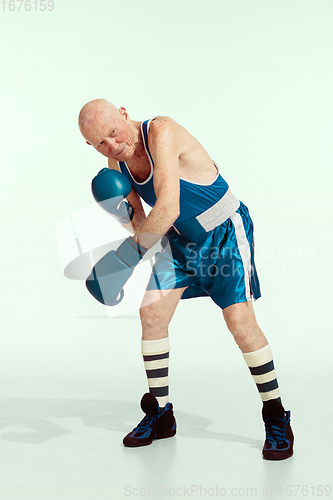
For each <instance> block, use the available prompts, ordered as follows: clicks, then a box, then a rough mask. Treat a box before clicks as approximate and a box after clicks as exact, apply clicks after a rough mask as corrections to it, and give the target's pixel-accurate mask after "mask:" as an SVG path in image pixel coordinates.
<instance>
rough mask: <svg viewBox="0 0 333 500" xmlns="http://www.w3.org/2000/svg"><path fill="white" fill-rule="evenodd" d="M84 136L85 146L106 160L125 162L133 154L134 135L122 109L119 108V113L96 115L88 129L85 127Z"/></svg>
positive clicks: (127, 117)
mask: <svg viewBox="0 0 333 500" xmlns="http://www.w3.org/2000/svg"><path fill="white" fill-rule="evenodd" d="M84 136H85V138H86V139H87V144H91V145H92V146H93V147H94V148H95V149H96V151H98V152H99V153H101V154H102V155H103V156H106V157H107V158H114V159H115V160H117V161H127V160H129V159H130V158H131V157H132V156H133V154H134V150H135V143H134V134H133V130H132V128H131V127H130V119H129V116H128V114H127V112H126V110H125V109H124V108H120V110H119V113H112V112H105V113H102V114H100V115H97V116H96V117H95V119H94V121H93V122H92V123H91V124H90V125H89V127H88V126H87V127H85V133H84Z"/></svg>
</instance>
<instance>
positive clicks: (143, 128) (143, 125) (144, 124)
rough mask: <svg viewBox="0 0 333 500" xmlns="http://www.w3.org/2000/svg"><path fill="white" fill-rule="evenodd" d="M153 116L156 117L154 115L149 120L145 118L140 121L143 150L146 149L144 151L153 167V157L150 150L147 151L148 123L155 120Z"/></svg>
mask: <svg viewBox="0 0 333 500" xmlns="http://www.w3.org/2000/svg"><path fill="white" fill-rule="evenodd" d="M155 118H156V116H154V117H153V118H150V119H149V120H145V121H144V122H142V123H141V132H142V139H143V145H144V147H145V150H146V153H147V156H148V158H149V161H150V165H151V166H152V168H154V162H153V158H152V156H151V154H150V151H149V145H148V134H149V127H150V124H151V122H152V121H153V120H155Z"/></svg>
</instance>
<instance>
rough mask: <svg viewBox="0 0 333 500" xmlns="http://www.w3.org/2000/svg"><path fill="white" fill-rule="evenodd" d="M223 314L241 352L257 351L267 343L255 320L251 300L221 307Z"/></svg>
mask: <svg viewBox="0 0 333 500" xmlns="http://www.w3.org/2000/svg"><path fill="white" fill-rule="evenodd" d="M223 316H224V319H225V322H226V324H227V327H228V329H229V330H230V332H231V333H232V334H233V336H234V339H235V341H236V343H237V345H238V347H239V348H240V350H241V351H242V352H243V353H246V352H253V351H257V350H258V349H261V348H262V347H265V346H266V345H267V344H268V342H267V339H266V337H265V335H264V334H263V332H262V331H261V329H260V328H259V326H258V323H257V321H256V317H255V314H254V310H253V305H252V302H251V301H247V302H240V303H239V304H233V305H232V306H229V307H226V308H225V309H223Z"/></svg>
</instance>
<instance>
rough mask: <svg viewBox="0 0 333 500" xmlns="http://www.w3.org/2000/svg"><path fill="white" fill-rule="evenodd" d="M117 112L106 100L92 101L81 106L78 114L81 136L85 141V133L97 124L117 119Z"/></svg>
mask: <svg viewBox="0 0 333 500" xmlns="http://www.w3.org/2000/svg"><path fill="white" fill-rule="evenodd" d="M119 115H120V113H119V110H118V109H117V108H116V106H114V105H113V104H112V103H111V102H110V101H107V100H106V99H94V100H93V101H89V102H87V104H85V105H84V106H83V108H82V109H81V111H80V114H79V127H80V131H81V134H82V135H83V137H84V138H85V139H87V133H89V131H90V130H91V129H92V128H94V127H95V126H96V125H97V124H98V123H99V122H101V121H103V122H107V121H110V120H114V119H115V118H118V117H119Z"/></svg>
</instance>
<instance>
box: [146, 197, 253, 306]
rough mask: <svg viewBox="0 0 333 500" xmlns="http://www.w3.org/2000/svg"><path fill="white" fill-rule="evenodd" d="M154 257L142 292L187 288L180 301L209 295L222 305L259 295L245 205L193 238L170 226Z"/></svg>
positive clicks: (251, 223) (229, 304) (249, 220)
mask: <svg viewBox="0 0 333 500" xmlns="http://www.w3.org/2000/svg"><path fill="white" fill-rule="evenodd" d="M162 247H163V250H162V251H161V252H158V253H157V254H156V256H155V264H154V267H153V272H152V274H151V276H150V279H149V282H148V285H147V290H171V289H174V288H182V287H187V288H186V290H185V291H184V293H183V295H182V297H181V298H182V299H189V298H193V297H205V296H210V297H211V298H212V299H213V301H214V302H215V303H216V304H217V305H218V306H219V307H221V309H224V308H225V307H228V306H231V305H232V304H236V303H239V302H245V301H248V300H251V298H252V297H253V298H254V299H255V300H256V299H258V298H259V297H260V296H261V293H260V286H259V279H258V275H257V271H256V267H255V263H254V239H253V222H252V219H251V217H250V214H249V211H248V209H247V207H246V206H245V205H244V204H243V203H242V202H240V204H239V208H238V209H237V210H236V211H235V212H234V213H233V214H232V215H231V216H230V217H229V218H228V219H227V220H225V221H224V222H223V223H222V224H220V225H218V226H217V227H215V228H214V229H211V230H210V231H207V232H204V233H203V234H200V235H198V236H190V237H188V236H186V237H185V236H184V235H180V234H179V233H178V232H177V231H176V230H175V228H173V227H172V228H171V229H170V230H169V231H168V232H167V233H166V235H165V236H164V237H163V239H162Z"/></svg>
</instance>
